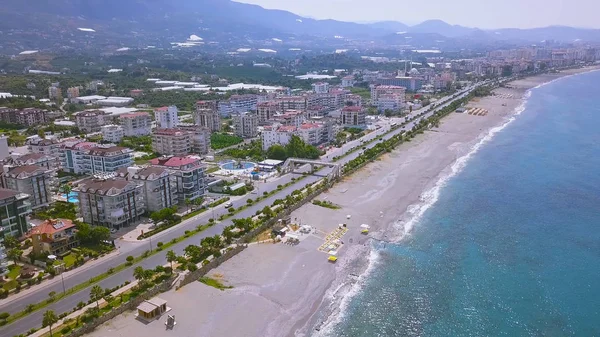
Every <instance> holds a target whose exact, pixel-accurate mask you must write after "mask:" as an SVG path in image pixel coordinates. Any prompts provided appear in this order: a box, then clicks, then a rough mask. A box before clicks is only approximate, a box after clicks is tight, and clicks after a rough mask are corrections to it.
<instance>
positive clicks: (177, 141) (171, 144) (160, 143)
mask: <svg viewBox="0 0 600 337" xmlns="http://www.w3.org/2000/svg"><path fill="white" fill-rule="evenodd" d="M152 150H153V151H154V152H156V153H159V154H162V155H165V156H185V155H188V154H190V153H191V151H192V140H191V137H190V134H189V132H187V131H184V130H181V129H157V130H155V131H154V132H153V133H152Z"/></svg>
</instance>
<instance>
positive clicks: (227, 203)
mask: <svg viewBox="0 0 600 337" xmlns="http://www.w3.org/2000/svg"><path fill="white" fill-rule="evenodd" d="M231 206H233V204H232V203H231V201H228V202H226V203H225V208H229V207H231Z"/></svg>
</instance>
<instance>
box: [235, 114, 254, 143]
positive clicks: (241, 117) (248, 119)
mask: <svg viewBox="0 0 600 337" xmlns="http://www.w3.org/2000/svg"><path fill="white" fill-rule="evenodd" d="M233 128H234V129H235V135H236V136H238V137H242V138H254V137H256V136H258V114H257V113H256V112H243V113H239V114H236V115H233Z"/></svg>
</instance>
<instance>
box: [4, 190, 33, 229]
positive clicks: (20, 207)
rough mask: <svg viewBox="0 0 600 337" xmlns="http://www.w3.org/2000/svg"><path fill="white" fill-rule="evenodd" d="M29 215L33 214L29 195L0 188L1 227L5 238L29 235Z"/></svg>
mask: <svg viewBox="0 0 600 337" xmlns="http://www.w3.org/2000/svg"><path fill="white" fill-rule="evenodd" d="M29 214H31V203H30V201H29V195H27V194H25V193H22V192H19V191H15V190H9V189H4V188H0V225H1V226H2V228H1V229H2V232H3V233H4V236H6V235H10V236H12V237H15V238H20V237H22V236H23V235H24V234H25V233H27V231H28V230H29V225H28V222H27V217H28V216H29Z"/></svg>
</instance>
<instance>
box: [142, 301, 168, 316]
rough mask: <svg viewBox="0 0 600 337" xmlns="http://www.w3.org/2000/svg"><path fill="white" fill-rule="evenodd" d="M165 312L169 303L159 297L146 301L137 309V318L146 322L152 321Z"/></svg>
mask: <svg viewBox="0 0 600 337" xmlns="http://www.w3.org/2000/svg"><path fill="white" fill-rule="evenodd" d="M165 312H167V301H165V300H163V299H162V298H158V297H154V298H152V299H149V300H146V301H144V302H142V303H141V304H140V305H138V307H137V317H138V318H140V319H142V320H145V321H152V320H154V319H156V318H157V317H159V316H160V315H162V314H164V313H165Z"/></svg>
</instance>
